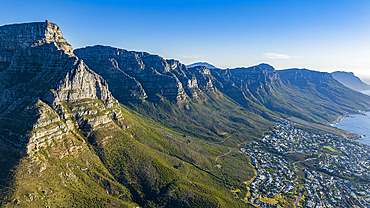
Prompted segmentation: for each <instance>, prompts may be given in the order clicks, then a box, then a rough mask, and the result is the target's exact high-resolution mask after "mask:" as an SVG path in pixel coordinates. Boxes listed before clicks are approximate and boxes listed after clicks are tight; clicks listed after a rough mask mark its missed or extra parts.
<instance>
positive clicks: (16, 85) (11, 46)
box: [0, 21, 117, 154]
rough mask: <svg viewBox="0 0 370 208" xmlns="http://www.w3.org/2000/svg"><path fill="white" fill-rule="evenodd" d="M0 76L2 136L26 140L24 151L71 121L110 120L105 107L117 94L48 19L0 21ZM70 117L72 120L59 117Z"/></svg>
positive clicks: (83, 125) (87, 124) (12, 141)
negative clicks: (67, 120)
mask: <svg viewBox="0 0 370 208" xmlns="http://www.w3.org/2000/svg"><path fill="white" fill-rule="evenodd" d="M0 77H1V79H0V130H1V132H7V133H3V134H2V135H1V137H0V140H2V141H6V143H7V144H9V146H11V147H16V146H17V145H19V144H22V142H23V143H28V144H27V145H26V146H27V148H26V149H25V151H26V152H27V153H28V154H31V153H32V151H37V150H38V148H39V147H40V146H45V145H50V141H52V140H53V141H58V140H60V139H61V138H62V136H63V135H65V133H66V132H68V130H71V127H73V126H76V128H80V129H83V130H85V131H89V130H92V129H93V128H95V127H96V126H98V125H101V124H106V123H109V122H112V120H111V118H110V117H109V114H111V113H112V112H111V110H109V109H111V108H114V106H115V105H116V103H117V100H116V99H115V98H114V97H113V96H112V94H111V93H110V91H109V90H108V85H107V83H106V81H105V80H104V79H103V78H102V77H101V76H99V75H98V74H96V73H95V72H93V71H92V70H90V69H89V68H88V67H87V65H86V64H84V62H83V61H82V60H79V59H78V58H77V57H76V56H75V55H74V54H73V49H72V47H71V46H70V45H69V44H68V43H67V42H66V40H65V39H64V38H63V35H62V32H61V30H60V29H59V27H58V26H57V25H55V24H53V23H50V22H49V21H46V22H41V23H28V24H15V25H6V26H2V27H0ZM68 118H73V120H74V121H75V124H71V123H70V121H69V125H67V124H66V123H65V121H64V120H62V119H68ZM15 132H16V133H15ZM10 135H17V136H15V137H11V136H10ZM21 146H22V145H21ZM23 148H24V146H23ZM18 150H19V151H20V152H22V151H24V150H23V149H22V148H21V149H19V148H18ZM31 150H32V151H31Z"/></svg>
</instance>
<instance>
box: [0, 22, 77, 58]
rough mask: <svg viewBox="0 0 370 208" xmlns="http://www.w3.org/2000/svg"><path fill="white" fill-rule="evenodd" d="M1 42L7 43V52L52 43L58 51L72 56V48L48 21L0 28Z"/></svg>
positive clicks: (60, 32) (56, 27)
mask: <svg viewBox="0 0 370 208" xmlns="http://www.w3.org/2000/svg"><path fill="white" fill-rule="evenodd" d="M3 42H7V44H6V45H4V46H5V47H6V48H7V49H8V50H14V49H18V48H26V47H30V46H36V45H43V44H45V43H54V44H55V45H56V46H57V47H58V49H59V50H63V51H65V52H66V53H67V54H69V55H73V49H72V46H71V45H70V44H68V43H67V41H66V40H65V39H64V37H63V34H62V31H61V30H60V28H59V27H58V25H56V24H54V23H51V22H50V21H49V20H46V21H45V22H32V23H22V24H12V25H4V26H0V43H3Z"/></svg>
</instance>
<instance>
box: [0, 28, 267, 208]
mask: <svg viewBox="0 0 370 208" xmlns="http://www.w3.org/2000/svg"><path fill="white" fill-rule="evenodd" d="M98 48H99V47H98ZM100 49H101V47H100V48H99V50H100ZM107 50H108V51H109V50H110V49H109V48H108V49H107ZM115 50H116V49H115ZM121 52H122V53H125V52H124V51H123V50H121V51H120V50H118V51H117V50H116V54H118V55H119V54H121ZM0 55H1V59H0V60H1V64H0V65H1V72H0V74H1V77H2V79H1V80H0V96H1V99H0V101H1V102H0V160H1V164H2V168H1V169H0V195H1V196H0V199H1V200H0V203H1V206H2V207H13V206H22V207H40V206H49V207H53V206H61V207H138V206H142V207H156V206H163V207H236V206H238V204H240V203H244V202H242V201H241V199H242V196H243V195H244V194H245V191H246V187H245V185H244V184H243V183H240V182H241V181H247V180H250V178H252V177H253V168H252V166H251V164H250V160H249V159H248V158H246V157H245V156H243V155H241V154H239V153H238V150H237V149H235V148H228V147H226V146H224V145H221V143H220V144H217V143H215V142H209V141H206V140H203V139H202V138H201V137H195V136H196V135H197V134H196V133H194V134H191V133H190V130H189V133H187V134H183V133H177V132H175V131H172V130H169V129H167V128H164V127H162V126H161V125H160V124H159V123H156V122H155V121H153V120H152V119H150V117H147V116H144V115H140V114H139V113H138V112H136V111H133V110H132V109H130V108H128V107H126V106H123V105H122V104H120V103H118V100H117V99H116V98H115V97H114V96H115V95H117V98H119V99H120V100H122V102H123V103H125V102H126V103H139V104H140V103H162V102H163V103H169V104H170V105H172V104H173V105H176V110H178V109H180V108H179V107H178V106H181V105H183V104H184V103H189V100H190V99H191V98H193V99H197V97H196V93H197V91H195V90H193V89H192V86H194V85H195V79H194V78H193V76H190V75H188V74H187V71H184V70H186V67H185V66H184V65H182V64H180V63H179V62H177V61H174V60H173V61H171V60H168V61H165V60H163V59H162V58H160V57H158V56H152V55H149V54H146V53H141V54H139V53H134V54H133V55H132V54H130V53H128V54H125V56H127V57H128V62H133V63H134V65H135V66H137V65H136V64H138V65H139V66H140V67H137V68H131V69H130V70H131V72H128V73H122V72H121V70H120V69H119V68H118V67H117V63H119V62H120V61H121V60H119V57H116V59H115V60H113V59H111V60H110V62H107V63H110V64H111V65H109V67H107V68H102V69H99V70H102V71H100V72H101V74H102V76H104V77H107V80H108V81H109V82H112V83H114V82H118V83H116V84H117V86H114V85H113V87H112V89H113V92H114V93H113V92H111V91H110V89H109V85H108V84H107V81H106V80H104V79H103V78H102V76H100V75H98V74H97V73H96V72H94V71H92V70H91V69H90V68H89V67H88V66H87V65H86V64H85V61H83V60H82V59H80V58H78V57H77V56H76V55H75V54H74V53H73V50H72V47H71V46H70V45H69V44H68V42H67V41H66V40H65V39H64V38H63V35H62V33H61V30H60V29H59V27H58V26H57V25H55V24H53V23H50V22H49V21H46V22H38V23H26V24H15V25H6V26H2V27H0ZM92 55H93V54H92ZM87 62H89V60H88V59H87ZM89 63H90V64H91V62H89ZM121 63H122V62H121ZM144 65H147V66H148V67H145V66H144ZM92 66H94V65H92ZM174 69H176V70H174ZM97 70H98V68H97ZM103 70H108V71H107V72H104V71H103ZM130 74H131V75H132V76H131V75H130ZM133 76H135V78H134V77H133ZM136 78H137V80H136ZM121 81H122V82H123V83H119V82H121ZM139 81H140V82H139ZM203 81H207V78H206V77H205V76H203ZM192 82H194V83H192ZM200 82H202V81H200ZM207 83H208V82H204V86H205V89H206V88H209V89H210V91H211V90H212V86H210V85H209V84H207ZM120 91H128V92H123V93H122V95H121V94H119V93H118V92H120ZM131 92H134V93H131ZM113 94H114V95H113ZM224 100H227V99H226V98H225V99H224ZM128 101H132V102H128ZM228 104H229V105H230V106H229V107H230V108H235V111H236V112H242V113H244V114H241V115H229V116H230V117H231V116H232V117H233V118H235V119H236V118H238V119H239V120H241V121H243V119H245V120H246V119H247V118H246V116H245V115H247V112H243V111H242V110H240V109H238V107H237V106H234V105H233V102H232V101H228ZM132 105H133V106H135V104H132ZM166 106H167V107H168V106H169V105H161V107H163V108H166ZM196 106H200V107H201V106H202V105H201V104H194V105H190V104H189V106H187V105H185V106H184V105H183V108H182V109H183V112H181V114H182V113H184V111H185V109H189V108H190V111H189V110H187V111H186V112H192V114H193V115H194V116H195V115H196V113H197V112H200V113H202V114H203V115H206V114H209V113H211V112H210V111H209V108H207V107H203V108H200V109H196V110H195V109H194V110H195V111H193V107H196ZM213 108H216V106H214V107H213ZM204 109H207V110H208V111H207V112H203V111H202V110H204ZM166 110H168V109H166ZM226 110H227V109H226ZM215 111H216V109H215ZM163 112H164V111H163ZM227 113H229V114H231V112H229V111H228V110H227ZM227 113H223V115H226V114H227ZM219 114H220V113H219V112H218V113H217V114H216V115H209V118H212V119H216V116H217V115H219ZM179 116H180V113H179ZM167 117H168V116H167ZM217 119H218V120H222V119H223V118H217ZM171 121H173V120H171ZM215 122H216V120H215ZM246 122H247V121H246ZM264 122H265V124H263V125H264V126H265V127H264V128H265V129H268V125H272V123H269V122H268V121H264ZM266 122H267V123H266ZM222 124H229V125H230V126H227V127H224V126H221V125H220V124H219V125H220V126H221V127H222V128H229V130H230V131H228V132H219V131H218V130H217V129H214V130H212V131H213V133H212V132H211V131H210V130H209V129H208V130H206V128H208V127H205V126H204V127H196V128H198V129H202V132H209V133H210V134H211V136H210V138H216V137H217V138H219V139H221V138H223V140H226V139H227V138H229V137H230V135H231V134H232V133H233V132H232V131H231V130H232V129H234V131H235V130H236V129H239V128H240V129H243V128H245V129H247V128H249V126H248V125H247V123H240V122H239V121H234V122H233V123H228V122H225V121H224V123H222ZM261 124H262V123H261ZM234 125H235V126H234ZM221 130H222V129H221ZM241 132H243V131H241ZM216 133H218V134H219V135H218V136H216V135H214V134H216ZM261 133H262V130H261ZM192 135H193V136H192ZM194 135H195V136H194ZM212 135H213V136H212ZM255 137H257V133H256V135H255ZM225 153H228V154H227V155H225V157H224V158H223V159H219V160H217V159H218V156H220V155H222V154H225ZM227 161H232V163H229V162H227ZM221 165H222V167H224V168H221ZM234 165H237V166H239V167H238V169H237V170H234V168H233V166H234ZM234 189H238V190H240V192H238V193H236V195H240V197H239V199H238V198H235V193H233V192H231V191H230V190H234ZM241 206H242V207H245V206H247V205H241Z"/></svg>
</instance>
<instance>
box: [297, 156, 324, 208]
mask: <svg viewBox="0 0 370 208" xmlns="http://www.w3.org/2000/svg"><path fill="white" fill-rule="evenodd" d="M321 155H322V153H321V154H320V155H319V156H318V157H314V158H308V159H305V160H301V161H296V162H294V163H293V166H294V169H295V172H296V173H297V178H296V179H295V180H294V183H295V182H297V180H298V178H299V175H298V170H297V167H296V164H297V163H300V162H306V161H309V160H314V159H317V158H319V157H321ZM298 185H299V189H300V190H301V193H300V194H299V196H298V198H297V200H296V201H295V203H294V206H295V207H296V208H298V203H299V201H300V200H301V198H302V195H303V189H302V186H301V184H298ZM295 191H296V187H295V188H294V192H295ZM294 192H293V193H294Z"/></svg>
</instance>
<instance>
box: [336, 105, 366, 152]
mask: <svg viewBox="0 0 370 208" xmlns="http://www.w3.org/2000/svg"><path fill="white" fill-rule="evenodd" d="M334 126H335V127H337V128H340V129H344V130H346V131H350V132H353V133H356V134H360V135H363V138H361V139H358V140H357V141H358V142H360V143H363V144H367V145H370V112H366V113H365V114H364V115H363V114H352V115H349V117H346V118H343V119H342V120H341V121H340V122H339V123H337V124H334Z"/></svg>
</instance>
